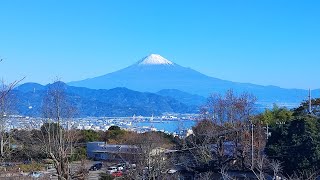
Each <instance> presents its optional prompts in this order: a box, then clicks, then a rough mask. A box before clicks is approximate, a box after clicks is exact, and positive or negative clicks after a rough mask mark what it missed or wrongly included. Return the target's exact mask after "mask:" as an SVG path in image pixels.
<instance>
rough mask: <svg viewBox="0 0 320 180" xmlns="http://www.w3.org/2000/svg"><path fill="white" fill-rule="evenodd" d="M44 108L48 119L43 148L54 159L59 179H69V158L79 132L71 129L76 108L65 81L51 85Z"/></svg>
mask: <svg viewBox="0 0 320 180" xmlns="http://www.w3.org/2000/svg"><path fill="white" fill-rule="evenodd" d="M42 108H43V115H44V118H45V119H46V122H45V124H44V125H43V126H42V127H41V133H42V141H43V150H44V152H45V153H46V154H47V156H48V157H49V158H51V159H52V160H53V162H54V167H55V169H56V171H57V175H58V179H59V180H69V179H71V172H70V162H69V158H70V157H71V155H72V153H73V146H74V143H75V142H76V139H77V133H76V131H74V130H71V129H70V118H72V116H73V114H74V113H75V109H74V108H73V107H72V106H71V104H69V102H68V100H67V97H66V94H65V84H64V83H62V82H60V81H55V82H54V83H53V84H51V85H50V86H49V89H48V91H47V95H46V96H45V98H44V100H43V107H42Z"/></svg>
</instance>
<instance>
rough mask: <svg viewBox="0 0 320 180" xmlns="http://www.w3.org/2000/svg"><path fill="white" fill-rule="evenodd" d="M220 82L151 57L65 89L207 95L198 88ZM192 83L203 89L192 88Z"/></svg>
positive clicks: (168, 61) (153, 56)
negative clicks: (175, 92) (121, 89)
mask: <svg viewBox="0 0 320 180" xmlns="http://www.w3.org/2000/svg"><path fill="white" fill-rule="evenodd" d="M209 82H210V83H209ZM222 82H224V81H222V80H219V79H215V78H211V77H208V76H206V75H204V74H201V73H199V72H197V71H195V70H192V69H190V68H185V67H182V66H180V65H178V64H176V63H174V62H172V61H170V60H168V59H166V58H164V57H162V56H160V55H158V54H151V55H149V56H146V57H145V58H143V59H141V60H139V61H137V62H136V63H134V64H133V65H131V66H129V67H127V68H124V69H121V70H119V71H116V72H112V73H109V74H106V75H103V76H99V77H95V78H91V79H85V80H82V81H76V82H70V83H69V85H72V86H79V87H87V88H93V89H111V88H115V87H126V88H129V89H132V90H136V91H142V92H146V91H147V92H158V91H160V90H162V89H178V90H181V91H185V90H188V91H187V92H192V93H196V94H205V95H207V90H206V92H202V88H204V87H207V86H208V83H209V84H210V86H211V85H214V84H221V83H222ZM195 83H196V84H203V86H202V87H201V88H199V86H198V87H195Z"/></svg>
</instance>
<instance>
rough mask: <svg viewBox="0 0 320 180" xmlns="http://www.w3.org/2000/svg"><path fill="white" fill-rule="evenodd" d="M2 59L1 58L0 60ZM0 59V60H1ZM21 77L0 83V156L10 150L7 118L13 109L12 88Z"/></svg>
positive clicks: (2, 156) (4, 155)
mask: <svg viewBox="0 0 320 180" xmlns="http://www.w3.org/2000/svg"><path fill="white" fill-rule="evenodd" d="M1 61H2V60H1ZM1 61H0V62H1ZM22 80H23V79H21V80H19V81H14V82H12V83H9V84H6V83H5V82H4V80H2V81H1V83H0V157H1V158H5V157H6V155H8V154H6V152H5V151H7V152H9V151H10V143H9V141H10V139H11V134H10V132H9V130H8V129H7V120H8V118H9V116H10V113H11V111H12V109H13V105H14V103H13V96H12V94H10V92H11V91H12V89H13V88H14V87H15V86H16V85H17V84H18V83H19V82H20V81H22Z"/></svg>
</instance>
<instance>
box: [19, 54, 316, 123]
mask: <svg viewBox="0 0 320 180" xmlns="http://www.w3.org/2000/svg"><path fill="white" fill-rule="evenodd" d="M279 78H280V77H279ZM57 83H62V85H63V87H64V88H65V91H66V95H67V96H66V97H67V98H68V100H70V102H71V103H72V104H73V105H74V106H76V107H77V109H78V114H77V116H78V117H85V116H133V115H142V116H151V115H161V114H162V113H165V112H168V113H197V112H198V109H199V106H201V105H203V104H204V103H205V101H206V97H208V96H209V95H210V94H212V93H225V91H227V90H229V89H233V91H234V92H236V93H242V92H249V93H251V94H253V95H255V96H256V97H257V99H258V102H257V107H258V108H260V110H261V109H264V108H267V107H271V106H272V104H273V103H276V104H278V105H280V106H287V107H289V108H292V107H296V106H298V105H299V104H300V102H301V101H303V100H305V99H306V98H307V96H308V91H307V90H303V89H284V88H280V87H276V86H261V85H255V84H250V83H237V82H232V81H227V80H222V79H218V78H214V77H209V76H207V75H204V74H202V73H200V72H197V71H195V70H193V69H191V68H186V67H183V66H180V65H178V64H176V63H174V62H172V61H170V60H167V59H165V58H164V57H162V56H160V55H157V54H151V55H149V56H147V57H145V58H143V59H141V60H140V61H138V62H136V63H134V64H133V65H131V66H129V67H126V68H124V69H121V70H119V71H115V72H112V73H109V74H106V75H103V76H99V77H95V78H90V79H85V80H81V81H73V82H69V83H67V84H65V83H63V82H57ZM50 86H52V84H48V85H46V86H43V85H41V84H37V83H25V84H22V85H20V86H18V87H17V88H15V89H14V91H13V95H14V97H16V98H17V108H16V110H17V113H18V114H23V115H28V116H41V106H42V101H43V98H44V96H45V95H46V93H47V90H48V88H49V87H50ZM319 93H320V90H313V91H312V94H313V97H319Z"/></svg>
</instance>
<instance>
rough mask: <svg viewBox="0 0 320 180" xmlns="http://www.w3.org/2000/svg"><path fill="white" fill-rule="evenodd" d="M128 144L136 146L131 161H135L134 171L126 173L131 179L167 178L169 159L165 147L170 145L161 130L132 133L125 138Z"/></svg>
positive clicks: (153, 179)
mask: <svg viewBox="0 0 320 180" xmlns="http://www.w3.org/2000/svg"><path fill="white" fill-rule="evenodd" d="M126 143H128V144H130V145H134V146H135V147H137V152H138V153H136V155H135V157H134V159H133V161H134V162H136V163H137V168H136V170H135V171H131V172H130V173H129V174H128V178H131V179H150V180H151V179H152V180H155V179H168V177H167V176H168V174H167V172H166V171H167V170H168V169H169V167H171V165H172V164H171V163H172V162H171V159H170V157H169V156H167V155H166V149H167V148H170V147H172V145H173V144H172V142H171V139H170V137H168V136H166V135H164V133H161V132H148V133H144V134H134V135H132V136H131V137H130V139H128V140H127V142H126Z"/></svg>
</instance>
